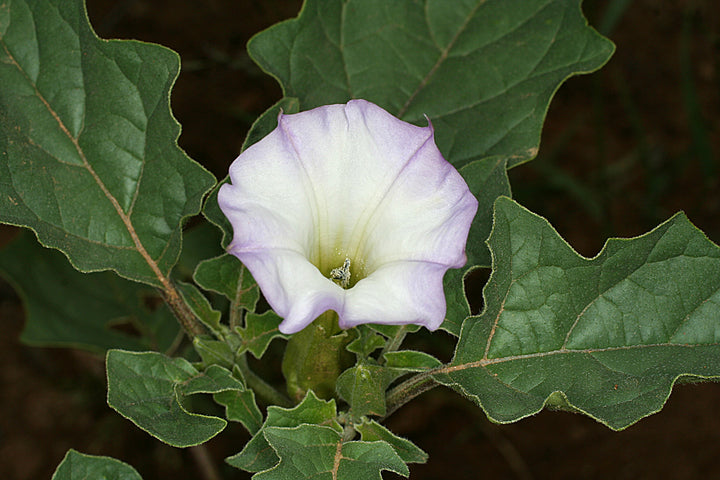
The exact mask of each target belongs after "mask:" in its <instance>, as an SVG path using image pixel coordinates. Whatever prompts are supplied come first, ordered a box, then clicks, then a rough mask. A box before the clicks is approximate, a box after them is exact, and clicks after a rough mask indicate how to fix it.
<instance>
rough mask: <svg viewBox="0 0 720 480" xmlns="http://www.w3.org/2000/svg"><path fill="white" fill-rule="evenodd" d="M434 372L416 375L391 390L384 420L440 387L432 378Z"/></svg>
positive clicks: (387, 398) (386, 400)
mask: <svg viewBox="0 0 720 480" xmlns="http://www.w3.org/2000/svg"><path fill="white" fill-rule="evenodd" d="M433 372H434V370H430V371H427V372H423V373H419V374H417V375H414V376H412V377H410V378H408V379H407V380H405V381H404V382H402V383H401V384H400V385H398V386H396V387H395V388H393V389H391V390H390V391H389V392H388V393H387V396H386V397H385V402H386V404H387V413H386V414H385V417H384V418H387V417H389V416H390V415H392V414H393V412H395V410H397V409H398V408H400V407H402V406H403V405H405V404H406V403H408V402H409V401H410V400H412V399H413V398H415V397H417V396H418V395H420V394H423V393H425V392H427V391H428V390H432V389H433V388H435V387H437V386H438V385H440V384H439V383H438V382H437V381H436V380H435V379H434V378H433V377H432V373H433Z"/></svg>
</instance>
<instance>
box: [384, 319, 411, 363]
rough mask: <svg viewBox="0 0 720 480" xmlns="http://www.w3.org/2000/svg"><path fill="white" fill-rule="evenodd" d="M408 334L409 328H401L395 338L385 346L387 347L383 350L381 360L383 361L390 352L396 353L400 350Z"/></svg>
mask: <svg viewBox="0 0 720 480" xmlns="http://www.w3.org/2000/svg"><path fill="white" fill-rule="evenodd" d="M407 334H408V331H407V326H406V325H403V326H401V327H400V328H399V329H398V331H397V333H396V334H395V336H394V337H392V338H390V339H389V341H388V343H386V344H385V347H384V348H383V349H382V353H381V354H380V358H381V359H382V358H383V356H384V355H385V354H386V353H388V352H394V351H396V350H397V349H399V348H400V345H402V342H403V341H404V340H405V337H406V336H407Z"/></svg>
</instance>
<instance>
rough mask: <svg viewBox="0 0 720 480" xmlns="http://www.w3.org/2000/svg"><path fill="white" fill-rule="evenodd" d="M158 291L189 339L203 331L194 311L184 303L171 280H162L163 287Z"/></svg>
mask: <svg viewBox="0 0 720 480" xmlns="http://www.w3.org/2000/svg"><path fill="white" fill-rule="evenodd" d="M160 293H161V294H162V296H163V299H164V300H165V303H167V304H168V306H169V307H170V310H171V311H172V312H173V315H175V318H176V319H177V321H178V322H179V323H180V325H181V326H182V328H183V330H185V333H187V335H188V337H190V339H193V338H195V337H197V336H198V335H202V334H203V333H205V328H204V327H203V326H202V324H201V323H200V321H199V320H198V319H197V317H196V316H195V313H193V311H192V310H191V309H190V307H189V306H188V305H187V303H185V300H183V298H182V295H180V292H179V291H178V289H177V288H175V285H173V283H172V282H170V281H169V280H168V281H167V282H164V283H163V289H162V290H160Z"/></svg>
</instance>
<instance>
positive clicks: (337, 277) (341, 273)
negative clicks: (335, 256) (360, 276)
mask: <svg viewBox="0 0 720 480" xmlns="http://www.w3.org/2000/svg"><path fill="white" fill-rule="evenodd" d="M330 279H331V280H333V281H334V282H335V283H337V284H338V285H340V286H341V287H342V288H347V287H348V285H350V259H349V258H346V259H345V261H344V262H343V264H342V267H338V268H333V269H332V270H331V271H330Z"/></svg>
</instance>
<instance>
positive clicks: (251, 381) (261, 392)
mask: <svg viewBox="0 0 720 480" xmlns="http://www.w3.org/2000/svg"><path fill="white" fill-rule="evenodd" d="M235 364H236V365H237V367H238V368H239V369H240V371H241V372H242V374H243V378H244V379H245V381H246V382H247V385H248V387H250V388H252V389H253V390H254V391H255V393H257V394H258V396H259V397H261V398H262V399H263V400H265V401H266V402H267V403H268V404H270V405H277V406H280V407H286V408H289V407H292V406H293V403H292V401H290V399H289V398H288V397H287V396H285V395H283V394H282V393H281V392H279V391H278V390H277V389H276V388H275V387H273V386H272V385H270V384H269V383H267V382H266V381H265V380H263V379H262V378H260V377H259V376H258V375H257V374H256V373H255V372H253V371H252V370H251V369H250V366H249V365H248V361H247V357H246V356H245V354H244V353H243V354H242V355H240V356H239V357H238V358H237V360H236V362H235Z"/></svg>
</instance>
